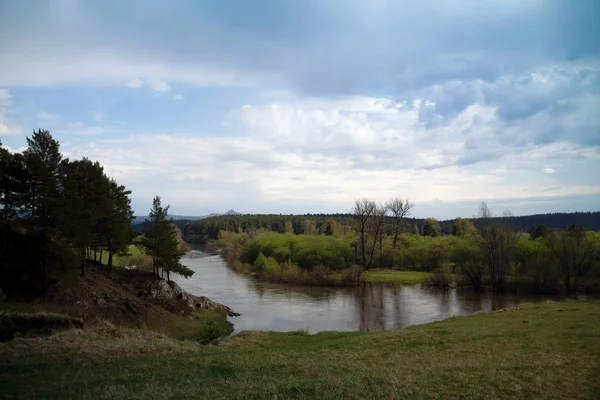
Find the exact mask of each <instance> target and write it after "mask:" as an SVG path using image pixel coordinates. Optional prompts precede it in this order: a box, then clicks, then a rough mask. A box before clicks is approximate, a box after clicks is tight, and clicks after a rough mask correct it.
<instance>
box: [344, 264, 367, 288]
mask: <svg viewBox="0 0 600 400" xmlns="http://www.w3.org/2000/svg"><path fill="white" fill-rule="evenodd" d="M364 272H365V271H364V269H363V268H362V267H361V266H359V265H355V266H353V267H350V268H348V269H346V270H344V271H343V272H342V284H343V285H348V286H351V285H360V284H362V283H364V282H365V275H364Z"/></svg>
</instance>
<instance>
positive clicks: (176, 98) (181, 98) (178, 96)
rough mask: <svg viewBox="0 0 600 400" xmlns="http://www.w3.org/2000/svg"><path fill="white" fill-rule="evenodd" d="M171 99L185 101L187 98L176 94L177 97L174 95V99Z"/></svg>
mask: <svg viewBox="0 0 600 400" xmlns="http://www.w3.org/2000/svg"><path fill="white" fill-rule="evenodd" d="M171 98H172V99H173V100H183V99H185V97H183V96H182V95H180V94H175V95H173V97H171Z"/></svg>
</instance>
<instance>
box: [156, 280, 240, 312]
mask: <svg viewBox="0 0 600 400" xmlns="http://www.w3.org/2000/svg"><path fill="white" fill-rule="evenodd" d="M146 298H147V299H150V300H158V301H178V302H180V303H183V304H182V305H183V306H185V307H187V308H188V309H189V310H190V312H192V311H193V310H197V309H201V310H218V311H222V312H224V313H226V314H227V315H228V316H230V317H238V316H239V315H240V314H238V313H236V312H233V311H232V310H231V309H230V308H229V307H227V306H225V305H223V304H219V303H216V302H214V301H212V300H211V299H209V298H208V297H204V296H202V297H196V296H194V295H191V294H189V293H187V292H186V291H185V290H183V289H182V288H181V287H180V286H179V285H178V284H176V283H175V282H167V281H163V280H159V281H154V282H152V284H151V285H150V287H149V289H148V290H147V291H146Z"/></svg>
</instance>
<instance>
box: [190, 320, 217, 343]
mask: <svg viewBox="0 0 600 400" xmlns="http://www.w3.org/2000/svg"><path fill="white" fill-rule="evenodd" d="M222 336H223V332H221V328H220V327H219V324H217V323H216V322H215V321H213V320H208V321H206V322H205V323H204V324H203V325H202V328H200V332H199V334H198V337H197V339H196V340H197V341H198V343H200V344H205V345H206V344H216V343H219V340H220V339H221V337H222Z"/></svg>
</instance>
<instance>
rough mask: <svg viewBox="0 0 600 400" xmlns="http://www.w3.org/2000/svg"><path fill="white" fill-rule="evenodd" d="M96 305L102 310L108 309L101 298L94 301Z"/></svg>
mask: <svg viewBox="0 0 600 400" xmlns="http://www.w3.org/2000/svg"><path fill="white" fill-rule="evenodd" d="M96 304H98V307H100V308H101V309H103V310H107V309H108V303H107V302H106V300H104V299H103V298H97V299H96Z"/></svg>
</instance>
